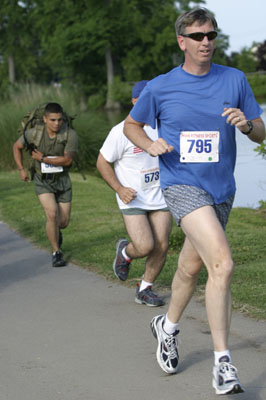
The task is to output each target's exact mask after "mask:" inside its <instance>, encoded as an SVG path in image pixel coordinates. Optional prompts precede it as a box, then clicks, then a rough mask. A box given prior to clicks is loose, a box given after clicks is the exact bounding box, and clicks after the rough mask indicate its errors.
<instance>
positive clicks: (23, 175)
mask: <svg viewBox="0 0 266 400" xmlns="http://www.w3.org/2000/svg"><path fill="white" fill-rule="evenodd" d="M23 149H24V146H23V145H22V144H21V143H20V140H19V139H18V140H17V141H16V142H15V143H14V145H13V155H14V160H15V163H16V164H17V167H18V170H19V175H20V179H21V180H22V181H24V182H27V181H28V180H29V176H28V173H27V171H26V170H25V169H24V166H23V156H22V150H23Z"/></svg>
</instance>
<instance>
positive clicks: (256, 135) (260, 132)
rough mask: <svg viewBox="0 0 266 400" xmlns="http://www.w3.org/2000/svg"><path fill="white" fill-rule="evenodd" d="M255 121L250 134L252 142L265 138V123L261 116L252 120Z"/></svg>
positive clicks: (258, 141)
mask: <svg viewBox="0 0 266 400" xmlns="http://www.w3.org/2000/svg"><path fill="white" fill-rule="evenodd" d="M251 121H252V123H253V129H252V131H251V133H250V134H249V135H247V136H248V138H249V139H250V140H252V142H255V143H259V144H260V143H262V142H263V140H264V139H265V125H264V122H263V121H262V119H261V118H256V119H253V120H251Z"/></svg>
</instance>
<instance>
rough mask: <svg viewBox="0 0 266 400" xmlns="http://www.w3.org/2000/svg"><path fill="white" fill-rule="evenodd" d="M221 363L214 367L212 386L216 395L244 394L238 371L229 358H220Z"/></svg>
mask: <svg viewBox="0 0 266 400" xmlns="http://www.w3.org/2000/svg"><path fill="white" fill-rule="evenodd" d="M219 361H220V363H219V364H218V365H215V366H214V367H213V380H212V386H213V387H214V389H215V391H216V394H234V393H242V392H244V389H243V387H242V386H241V384H240V382H239V379H238V377H237V369H236V367H234V366H233V364H231V363H230V362H229V358H228V357H227V356H223V357H221V358H220V360H219Z"/></svg>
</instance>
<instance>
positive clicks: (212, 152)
mask: <svg viewBox="0 0 266 400" xmlns="http://www.w3.org/2000/svg"><path fill="white" fill-rule="evenodd" d="M219 139H220V132H218V131H206V132H205V131H192V132H190V131H182V132H181V134H180V162H184V163H193V162H195V163H198V162H204V163H209V162H218V161H219Z"/></svg>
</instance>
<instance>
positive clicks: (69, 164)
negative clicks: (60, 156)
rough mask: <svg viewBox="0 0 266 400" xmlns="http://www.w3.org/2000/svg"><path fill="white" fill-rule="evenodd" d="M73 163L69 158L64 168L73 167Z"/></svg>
mask: <svg viewBox="0 0 266 400" xmlns="http://www.w3.org/2000/svg"><path fill="white" fill-rule="evenodd" d="M72 162H73V160H72V158H67V159H66V160H65V162H64V165H63V166H64V167H71V165H72Z"/></svg>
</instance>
